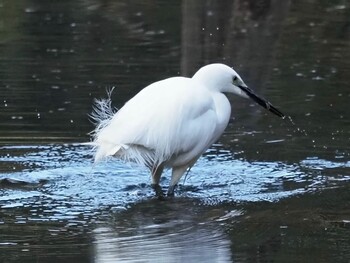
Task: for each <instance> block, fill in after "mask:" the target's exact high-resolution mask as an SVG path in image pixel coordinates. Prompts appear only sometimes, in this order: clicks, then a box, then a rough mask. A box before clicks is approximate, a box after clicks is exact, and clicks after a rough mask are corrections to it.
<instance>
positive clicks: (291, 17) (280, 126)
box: [0, 0, 350, 262]
mask: <svg viewBox="0 0 350 263" xmlns="http://www.w3.org/2000/svg"><path fill="white" fill-rule="evenodd" d="M349 10H350V7H349V5H348V4H347V3H346V2H344V1H333V2H330V3H329V2H322V1H318V2H317V1H316V2H315V1H311V2H300V3H299V2H298V3H297V2H292V1H258V2H256V3H255V2H254V1H219V2H212V1H204V2H203V1H186V0H183V1H180V2H178V3H168V2H166V1H163V0H159V1H156V2H150V1H146V2H143V3H142V4H134V3H130V2H128V1H118V2H115V1H94V0H93V1H73V2H72V1H59V2H57V3H49V2H47V3H46V2H42V1H35V0H31V1H16V2H13V1H9V0H2V1H0V39H1V40H0V109H1V110H0V123H1V125H0V261H1V262H49V261H51V262H73V261H75V262H184V261H185V262H281V261H292V262H348V261H349V259H350V246H349V236H350V212H349V211H350V203H349V200H350V194H349V193H350V192H349V190H350V188H349V187H350V184H349V181H350V172H349V171H350V169H349V168H350V158H349V152H350V150H349V149H350V148H349V145H350V144H349V143H350V139H349V138H350V132H349V131H350V129H349V127H350V125H349V124H350V123H349V119H348V116H349V114H350V112H349V107H348V104H349V98H350V93H349V82H350V78H349V74H348V72H349V69H350V64H349V61H350V49H349V40H350V27H349V24H350V21H349V17H350V16H349ZM212 62H223V63H226V64H228V65H231V66H234V68H235V69H236V70H237V71H238V72H239V73H240V75H241V76H242V78H243V79H244V80H245V82H246V83H247V84H248V85H249V86H250V87H251V88H252V89H254V90H255V91H256V92H257V93H259V94H261V95H262V96H264V97H266V98H268V99H269V100H270V101H271V102H272V103H273V104H274V105H275V106H277V107H278V108H279V109H281V111H282V112H284V113H285V114H287V115H289V116H290V117H291V118H292V121H290V119H288V118H286V119H285V120H281V119H279V118H276V117H275V116H272V115H271V114H270V113H269V112H267V111H265V110H264V109H262V108H260V107H259V106H256V105H254V103H252V102H250V101H246V100H244V99H241V98H236V97H230V99H231V101H232V108H233V109H232V120H231V121H230V124H229V126H228V128H227V130H226V132H225V133H224V135H223V136H222V138H221V139H220V140H219V142H217V143H216V144H214V145H213V146H212V147H211V148H210V149H209V150H208V151H207V152H206V153H205V154H204V156H203V157H202V158H200V159H199V161H198V162H197V163H196V165H195V166H194V167H193V168H192V169H191V171H190V173H189V174H188V175H187V176H186V178H184V179H182V180H181V183H180V185H179V187H178V189H177V190H176V198H174V199H172V200H167V201H165V202H160V201H159V200H157V199H156V198H155V197H154V194H153V191H152V189H151V187H150V175H149V173H148V171H147V170H145V169H142V168H140V167H136V166H133V165H129V164H125V163H123V162H121V161H118V160H108V161H107V162H105V163H101V164H99V165H96V166H95V165H93V163H92V160H91V159H92V153H91V151H90V149H89V148H88V147H87V146H85V145H83V144H82V142H86V141H89V140H90V138H89V135H88V133H89V132H90V131H91V130H92V129H93V125H92V124H91V123H90V122H89V118H88V114H89V113H90V112H91V110H92V104H93V100H94V98H99V97H103V96H106V89H108V88H111V87H114V86H115V90H114V92H113V95H112V98H113V105H114V106H115V107H121V106H122V105H123V104H124V103H125V102H126V101H127V100H128V99H129V98H131V97H132V96H133V95H134V94H136V93H137V92H138V91H139V90H140V89H142V88H143V87H145V86H146V85H148V84H149V83H151V82H154V81H156V80H159V79H163V78H166V77H170V76H176V75H185V76H191V75H192V74H193V73H194V72H195V71H196V70H197V69H198V68H199V67H200V66H202V65H205V64H208V63H212ZM161 184H162V187H163V188H164V190H166V188H167V185H168V184H169V171H167V172H166V173H165V174H164V176H163V178H162V181H161Z"/></svg>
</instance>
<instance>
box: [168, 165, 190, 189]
mask: <svg viewBox="0 0 350 263" xmlns="http://www.w3.org/2000/svg"><path fill="white" fill-rule="evenodd" d="M187 168H188V166H187V165H185V166H180V167H173V171H172V174H171V181H170V185H169V188H168V192H167V195H168V196H174V190H175V187H176V185H177V183H178V182H179V180H180V178H181V177H182V176H183V175H184V173H185V172H186V170H187Z"/></svg>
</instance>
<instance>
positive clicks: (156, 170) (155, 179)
mask: <svg viewBox="0 0 350 263" xmlns="http://www.w3.org/2000/svg"><path fill="white" fill-rule="evenodd" d="M163 170H164V165H162V164H161V165H159V166H156V167H153V168H151V172H152V188H153V189H154V191H155V192H156V196H157V197H158V198H163V197H164V194H163V191H162V188H161V187H160V185H159V181H160V177H161V175H162V172H163Z"/></svg>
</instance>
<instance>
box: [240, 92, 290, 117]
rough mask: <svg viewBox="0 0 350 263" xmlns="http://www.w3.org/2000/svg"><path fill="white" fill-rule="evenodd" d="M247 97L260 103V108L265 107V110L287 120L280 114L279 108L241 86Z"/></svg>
mask: <svg viewBox="0 0 350 263" xmlns="http://www.w3.org/2000/svg"><path fill="white" fill-rule="evenodd" d="M239 87H240V88H241V89H242V90H243V91H244V92H245V93H246V94H247V95H248V97H249V98H251V99H252V100H254V101H255V102H256V103H258V104H259V105H260V106H262V107H264V108H265V109H267V110H269V111H271V112H272V113H273V114H276V115H277V116H279V117H281V118H283V119H284V118H285V117H286V116H285V115H284V114H283V113H282V112H280V111H279V110H278V109H277V108H275V107H274V106H273V105H272V104H271V103H270V102H268V101H267V100H265V99H263V98H260V97H259V96H258V95H256V94H255V93H254V92H253V91H252V90H251V89H250V88H248V87H247V86H243V85H242V86H239Z"/></svg>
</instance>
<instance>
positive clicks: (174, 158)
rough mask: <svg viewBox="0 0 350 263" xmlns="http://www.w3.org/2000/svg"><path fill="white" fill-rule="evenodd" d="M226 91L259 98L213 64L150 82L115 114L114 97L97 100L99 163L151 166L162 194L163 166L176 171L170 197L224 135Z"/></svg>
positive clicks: (227, 113)
mask: <svg viewBox="0 0 350 263" xmlns="http://www.w3.org/2000/svg"><path fill="white" fill-rule="evenodd" d="M224 92H231V93H235V94H238V95H240V96H243V97H248V96H249V97H252V96H251V94H253V95H254V96H256V95H255V94H254V93H252V92H251V90H250V89H248V88H247V86H246V85H245V84H244V82H243V81H242V79H241V78H240V77H239V75H238V74H237V73H236V72H235V71H234V70H233V69H232V68H230V67H228V66H226V65H223V64H211V65H207V66H205V67H203V68H201V69H200V70H199V71H198V72H197V73H196V74H195V75H194V76H193V77H192V78H185V77H173V78H168V79H165V80H161V81H158V82H155V83H152V84H151V85H149V86H147V87H146V88H144V89H143V90H141V91H140V92H139V93H138V94H136V95H135V96H134V97H133V98H131V99H130V100H129V101H128V102H127V103H126V104H125V105H124V106H123V107H122V108H121V109H120V110H119V111H116V112H114V111H113V109H112V107H111V100H110V94H109V96H108V98H107V99H105V100H97V101H96V105H95V110H94V112H93V114H92V118H93V119H94V120H95V121H96V122H97V126H96V129H95V130H94V131H93V142H92V143H91V144H92V145H93V146H94V147H95V161H96V162H97V161H100V160H101V159H104V158H105V157H107V156H114V157H117V158H120V159H123V160H126V161H131V162H136V163H138V164H140V165H143V166H146V167H148V168H149V169H150V170H151V172H152V180H153V185H154V187H155V189H156V192H157V194H158V195H161V191H160V187H159V179H160V176H161V173H162V171H163V168H164V167H168V168H172V170H173V171H172V178H171V183H170V187H169V190H168V194H169V195H172V194H173V191H174V187H175V185H176V184H177V183H178V181H179V179H180V178H181V176H182V175H183V174H184V173H185V172H186V170H187V169H188V168H190V167H191V166H192V165H193V164H194V163H195V162H196V161H197V159H198V158H199V157H200V156H201V154H202V153H204V152H205V151H206V150H207V149H208V148H209V147H210V146H211V144H212V143H214V142H215V141H216V140H217V139H218V138H219V137H220V136H221V134H222V133H223V132H224V130H225V128H226V126H227V124H228V121H229V118H230V115H231V106H230V103H229V101H228V99H227V97H226V95H224ZM256 97H257V96H256ZM252 98H253V99H254V100H256V99H255V98H254V97H252ZM257 98H259V97H257ZM259 99H260V100H262V99H261V98H259ZM256 101H257V100H256ZM262 101H263V102H264V103H265V104H266V105H262V104H261V103H260V102H259V101H257V102H258V103H259V104H261V105H262V106H264V107H265V108H268V109H269V108H270V107H272V108H273V109H274V110H276V111H278V110H277V109H275V108H274V107H273V106H272V105H271V104H269V103H268V102H266V101H264V100H262ZM269 110H271V109H269ZM271 111H272V110H271ZM272 112H274V111H272ZM274 113H275V114H277V113H276V112H274ZM279 113H280V112H279ZM277 115H279V114H277ZM279 116H281V117H283V114H282V113H280V115H279Z"/></svg>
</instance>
